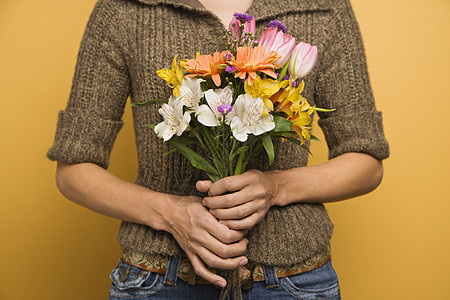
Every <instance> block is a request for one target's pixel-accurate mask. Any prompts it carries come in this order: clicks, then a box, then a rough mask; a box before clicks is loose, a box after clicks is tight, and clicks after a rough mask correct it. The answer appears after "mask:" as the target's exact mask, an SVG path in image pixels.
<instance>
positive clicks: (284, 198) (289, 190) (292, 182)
mask: <svg viewBox="0 0 450 300" xmlns="http://www.w3.org/2000/svg"><path fill="white" fill-rule="evenodd" d="M303 169H304V168H295V169H289V170H277V171H272V172H270V173H271V179H270V180H271V181H272V182H273V183H274V184H275V190H276V193H275V195H274V200H273V206H286V205H288V204H292V203H297V202H301V201H302V199H303V198H304V192H305V191H304V190H303V187H304V184H302V183H303V182H304V181H303V179H302V174H303V171H304V170H303ZM299 187H302V188H299Z"/></svg>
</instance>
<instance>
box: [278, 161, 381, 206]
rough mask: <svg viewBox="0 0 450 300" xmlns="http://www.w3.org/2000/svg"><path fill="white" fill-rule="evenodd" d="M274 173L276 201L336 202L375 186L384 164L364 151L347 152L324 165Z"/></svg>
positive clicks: (280, 203) (282, 202) (279, 202)
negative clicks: (276, 187)
mask: <svg viewBox="0 0 450 300" xmlns="http://www.w3.org/2000/svg"><path fill="white" fill-rule="evenodd" d="M271 177H272V178H273V180H275V182H278V185H277V186H278V191H277V194H276V199H274V205H279V206H284V205H287V204H290V203H297V202H305V203H324V202H334V201H341V200H345V199H349V198H353V197H357V196H360V195H363V194H366V193H369V192H371V191H372V190H374V189H375V188H376V187H377V186H378V185H379V184H380V182H381V179H382V177H383V165H382V162H381V161H379V160H377V159H375V158H373V157H372V156H370V155H367V154H364V153H346V154H343V155H340V156H338V157H335V158H333V159H331V160H329V161H327V162H325V163H323V164H320V165H316V166H308V167H302V168H295V169H291V170H286V171H275V172H273V173H272V176H271Z"/></svg>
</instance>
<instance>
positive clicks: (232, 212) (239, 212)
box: [210, 199, 266, 220]
mask: <svg viewBox="0 0 450 300" xmlns="http://www.w3.org/2000/svg"><path fill="white" fill-rule="evenodd" d="M265 203H266V202H265V200H264V199H258V200H253V201H250V202H247V203H244V204H241V205H238V206H235V207H231V208H224V209H211V210H210V213H211V214H212V215H213V216H214V217H216V218H217V219H219V220H237V219H243V218H245V217H247V216H249V215H251V214H253V213H255V212H257V211H259V210H261V209H263V208H264V205H265Z"/></svg>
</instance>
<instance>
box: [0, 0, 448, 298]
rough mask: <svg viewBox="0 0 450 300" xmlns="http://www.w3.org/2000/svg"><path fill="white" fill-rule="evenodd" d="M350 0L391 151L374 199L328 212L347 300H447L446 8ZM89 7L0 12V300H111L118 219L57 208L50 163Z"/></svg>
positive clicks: (89, 1) (4, 5)
mask: <svg viewBox="0 0 450 300" xmlns="http://www.w3.org/2000/svg"><path fill="white" fill-rule="evenodd" d="M352 2H353V6H354V10H355V13H356V16H357V18H358V20H359V23H360V26H361V30H362V32H363V37H364V41H365V45H366V50H367V55H368V64H369V71H370V74H371V79H372V84H373V88H374V93H375V97H376V101H377V107H378V109H380V110H382V111H383V113H384V125H385V131H386V135H387V138H388V140H389V142H390V145H391V153H392V154H391V158H389V159H388V160H386V161H385V164H384V166H385V176H384V180H383V183H382V185H381V186H380V187H379V188H378V189H377V190H376V191H374V192H372V193H371V194H369V195H366V196H363V197H359V198H357V199H354V200H350V201H345V202H341V203H334V204H329V205H327V208H328V211H329V213H330V215H331V217H332V220H333V221H334V224H335V234H334V237H333V239H332V247H333V249H334V254H333V255H334V256H333V262H334V266H335V268H336V270H337V272H338V274H339V275H340V280H341V286H342V296H343V299H345V300H361V299H364V300H372V299H381V300H384V299H395V300H397V299H400V300H402V299H405V300H406V299H407V300H415V299H417V300H419V299H420V300H422V299H450V284H449V280H450V262H449V261H450V260H449V259H448V255H449V254H450V214H449V210H450V201H449V200H450V193H449V184H450V180H449V179H450V176H449V172H450V171H449V170H450V155H449V146H450V145H449V136H450V126H449V123H448V119H447V117H448V115H449V112H450V105H449V100H450V87H449V85H450V76H449V70H450V56H449V53H450V40H449V36H450V32H449V29H450V2H449V1H448V0H428V1H426V2H424V1H417V0H408V1H406V0H397V1H392V0H378V1H366V0H353V1H352ZM94 3H95V0H77V1H54V0H40V1H31V0H15V1H4V0H1V1H0V96H1V103H2V108H1V117H0V122H1V123H0V137H1V142H0V168H1V172H0V197H1V202H0V258H1V262H0V265H1V271H0V299H2V300H3V299H4V300H15V299H33V300H34V299H48V300H53V299H64V300H72V299H73V300H79V299H83V300H89V299H95V300H97V299H106V298H107V292H108V288H109V284H110V281H109V278H108V276H109V272H110V271H111V270H112V268H113V267H114V266H115V264H116V262H117V259H118V246H117V244H116V243H115V237H116V233H117V229H118V225H119V221H117V220H113V219H110V218H107V217H104V216H101V215H97V214H95V213H92V212H90V211H88V210H87V209H84V208H82V207H79V206H77V205H75V204H73V203H72V202H70V201H68V200H65V199H64V198H63V197H62V196H61V195H60V194H59V192H58V191H57V189H56V187H55V184H54V179H53V177H54V171H55V164H54V163H51V162H50V161H48V160H47V159H46V158H45V153H46V151H47V149H48V147H49V146H50V145H51V143H52V139H53V134H54V131H55V125H56V116H57V112H58V110H60V109H63V108H64V106H65V103H66V101H67V98H68V94H69V90H70V86H71V80H72V76H73V70H74V64H75V58H76V55H77V51H78V46H79V42H80V39H81V36H82V33H83V30H84V27H85V25H86V22H87V19H88V16H89V14H90V12H91V10H92V8H93V6H94ZM124 121H125V123H126V125H125V127H124V129H123V130H122V132H121V133H120V135H119V137H118V140H117V142H116V145H115V149H114V151H113V153H112V158H111V167H110V170H111V172H113V173H114V174H116V175H118V176H119V177H121V178H124V179H127V180H129V181H133V180H134V177H135V173H136V162H135V160H136V153H135V150H134V137H133V133H132V126H131V122H130V121H131V115H130V110H129V108H127V111H126V114H125V116H124ZM317 132H318V131H316V133H317ZM317 134H318V135H319V136H320V133H317ZM312 150H313V153H315V156H314V157H313V159H312V161H311V163H313V164H317V163H320V162H322V161H324V160H325V159H326V155H327V153H326V151H327V150H326V146H325V143H321V144H320V143H315V144H314V145H313V147H312Z"/></svg>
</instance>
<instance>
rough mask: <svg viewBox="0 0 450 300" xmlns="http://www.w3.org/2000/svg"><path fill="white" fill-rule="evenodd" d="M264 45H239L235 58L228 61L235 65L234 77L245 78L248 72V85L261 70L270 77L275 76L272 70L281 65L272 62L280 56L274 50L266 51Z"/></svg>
mask: <svg viewBox="0 0 450 300" xmlns="http://www.w3.org/2000/svg"><path fill="white" fill-rule="evenodd" d="M265 52H266V50H265V48H264V47H262V46H260V47H254V48H250V47H240V48H238V50H237V54H236V59H235V60H232V61H230V64H231V65H232V66H234V67H236V75H235V77H239V78H241V79H245V77H246V76H247V74H248V81H247V83H248V85H252V84H253V82H255V79H256V72H258V71H259V72H263V73H265V74H267V75H269V76H270V77H272V78H275V79H276V78H277V75H276V74H275V72H274V71H273V70H274V69H275V68H280V67H281V66H279V65H276V64H273V62H274V61H276V60H277V59H279V58H280V55H278V53H277V52H276V51H273V50H272V51H268V52H267V53H265Z"/></svg>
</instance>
